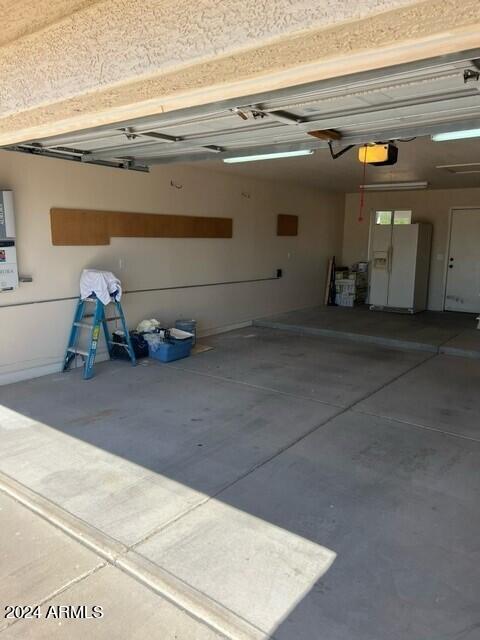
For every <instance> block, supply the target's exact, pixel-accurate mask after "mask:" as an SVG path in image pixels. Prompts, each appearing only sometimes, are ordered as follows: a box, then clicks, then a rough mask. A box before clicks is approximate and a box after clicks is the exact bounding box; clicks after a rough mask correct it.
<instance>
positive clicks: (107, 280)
mask: <svg viewBox="0 0 480 640" xmlns="http://www.w3.org/2000/svg"><path fill="white" fill-rule="evenodd" d="M92 293H94V294H95V295H96V296H97V298H98V299H99V300H100V301H101V302H103V304H108V303H109V302H110V301H111V299H112V297H113V296H114V297H115V300H116V301H117V302H119V301H120V298H121V297H122V283H121V282H120V280H119V279H118V278H117V277H116V276H115V275H114V274H113V273H112V272H111V271H100V270H99V269H84V270H83V271H82V275H81V276H80V298H81V299H82V300H85V298H88V297H89V296H91V295H92Z"/></svg>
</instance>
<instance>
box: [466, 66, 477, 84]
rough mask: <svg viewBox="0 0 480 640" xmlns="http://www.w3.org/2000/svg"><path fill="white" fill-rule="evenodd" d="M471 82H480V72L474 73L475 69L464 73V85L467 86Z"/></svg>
mask: <svg viewBox="0 0 480 640" xmlns="http://www.w3.org/2000/svg"><path fill="white" fill-rule="evenodd" d="M475 62H476V61H475ZM475 66H477V65H475ZM471 80H474V81H475V82H478V81H479V80H480V71H474V70H473V69H464V71H463V82H464V84H467V82H470V81H471Z"/></svg>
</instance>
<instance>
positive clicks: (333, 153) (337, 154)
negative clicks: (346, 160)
mask: <svg viewBox="0 0 480 640" xmlns="http://www.w3.org/2000/svg"><path fill="white" fill-rule="evenodd" d="M355 146H356V145H354V144H349V145H348V146H347V147H343V149H340V151H334V150H333V144H332V141H331V140H329V141H328V148H329V149H330V155H331V156H332V158H333V160H336V159H337V158H340V156H343V154H344V153H347V151H350V149H353V147H355Z"/></svg>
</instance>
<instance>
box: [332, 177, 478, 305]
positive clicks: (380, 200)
mask: <svg viewBox="0 0 480 640" xmlns="http://www.w3.org/2000/svg"><path fill="white" fill-rule="evenodd" d="M359 204H360V198H359V194H358V193H349V194H347V195H346V197H345V222H344V225H345V226H344V235H343V251H342V262H343V263H344V264H346V265H349V264H352V263H353V262H357V261H358V260H366V259H367V257H368V234H369V219H370V212H371V211H374V210H380V209H387V210H388V209H411V210H412V212H413V222H430V223H431V224H432V225H433V238H432V255H431V261H430V282H429V296H428V308H429V309H431V310H437V311H442V310H443V299H444V290H445V261H446V260H447V259H448V256H447V249H448V242H449V237H448V235H449V216H450V210H451V209H452V208H454V207H480V189H427V190H425V191H397V192H394V191H392V192H385V193H382V192H375V193H368V194H366V197H365V212H366V214H365V216H364V217H365V220H364V221H363V222H359V221H358V213H359Z"/></svg>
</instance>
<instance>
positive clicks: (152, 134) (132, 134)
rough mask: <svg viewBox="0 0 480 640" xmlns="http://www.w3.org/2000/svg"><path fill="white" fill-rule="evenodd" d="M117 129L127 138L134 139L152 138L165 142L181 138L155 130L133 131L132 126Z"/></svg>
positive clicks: (178, 140)
mask: <svg viewBox="0 0 480 640" xmlns="http://www.w3.org/2000/svg"><path fill="white" fill-rule="evenodd" d="M119 131H121V132H122V133H123V134H125V136H126V138H127V140H136V139H137V138H154V139H155V140H164V141H165V142H181V141H182V140H183V138H182V137H180V136H169V135H167V134H166V133H157V132H156V131H134V130H133V128H132V127H122V128H121V129H119Z"/></svg>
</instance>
